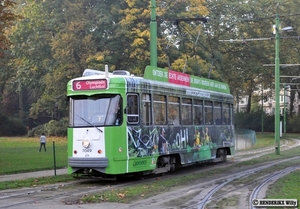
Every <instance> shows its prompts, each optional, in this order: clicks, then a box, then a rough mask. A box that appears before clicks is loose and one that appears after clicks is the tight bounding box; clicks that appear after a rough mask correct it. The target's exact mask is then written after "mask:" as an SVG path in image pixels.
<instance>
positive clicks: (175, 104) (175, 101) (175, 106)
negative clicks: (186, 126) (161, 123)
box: [167, 97, 180, 125]
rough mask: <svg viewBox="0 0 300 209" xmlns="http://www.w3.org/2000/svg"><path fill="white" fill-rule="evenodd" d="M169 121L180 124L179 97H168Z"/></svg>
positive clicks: (172, 123)
mask: <svg viewBox="0 0 300 209" xmlns="http://www.w3.org/2000/svg"><path fill="white" fill-rule="evenodd" d="M167 112H168V123H169V124H170V125H179V124H180V119H179V97H168V111H167Z"/></svg>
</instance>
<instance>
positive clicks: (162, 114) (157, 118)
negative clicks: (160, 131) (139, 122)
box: [153, 95, 167, 125]
mask: <svg viewBox="0 0 300 209" xmlns="http://www.w3.org/2000/svg"><path fill="white" fill-rule="evenodd" d="M166 107H167V103H166V97H165V96H162V95H153V112H154V123H155V125H165V124H166Z"/></svg>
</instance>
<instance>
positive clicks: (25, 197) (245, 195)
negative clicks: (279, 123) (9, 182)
mask: <svg viewBox="0 0 300 209" xmlns="http://www.w3.org/2000/svg"><path fill="white" fill-rule="evenodd" d="M291 141H292V143H291ZM281 145H282V147H281V150H285V149H289V148H292V147H295V146H299V145H300V141H299V140H294V139H293V140H285V141H282V144H281ZM273 151H274V148H269V149H263V151H260V150H253V151H252V152H249V151H247V152H239V153H237V156H236V157H234V158H232V159H231V158H229V159H228V162H226V163H221V164H216V165H211V166H206V167H201V168H199V166H198V167H197V166H196V167H195V168H194V169H184V171H180V172H176V173H172V174H170V175H169V174H167V175H165V176H164V177H163V179H166V180H167V179H170V178H176V177H180V176H184V175H191V174H193V173H197V172H205V171H207V170H211V169H215V168H224V167H225V168H228V169H227V172H224V173H216V174H215V175H214V176H209V177H207V178H203V179H199V180H198V181H197V182H195V183H194V184H193V185H187V186H180V187H176V188H174V189H171V190H170V191H168V192H164V193H163V194H158V195H156V196H153V197H150V198H146V199H141V200H137V201H135V202H133V203H131V204H120V203H108V202H105V203H98V204H83V203H82V202H80V198H81V197H83V196H85V195H88V194H89V195H90V194H97V193H98V194H99V193H101V192H102V191H105V190H108V189H109V190H117V189H120V188H126V187H130V186H136V185H139V184H147V183H149V182H155V181H156V182H157V179H156V178H149V179H144V180H142V181H136V180H133V181H126V182H116V183H113V182H111V183H109V184H108V183H107V182H104V181H97V180H96V181H95V180H80V181H76V182H69V183H64V184H55V185H48V186H42V187H35V188H23V189H16V190H15V189H14V190H5V191H0V209H2V208H10V209H26V208H29V207H30V208H32V209H38V208H40V207H43V208H47V207H44V206H45V205H48V206H49V207H48V208H59V209H60V208H64V207H68V209H73V208H90V209H93V208H97V207H99V204H100V206H101V207H104V208H107V209H112V208H149V209H150V208H161V209H163V208H172V209H175V208H186V209H193V208H197V209H200V208H214V206H216V204H218V201H219V200H221V199H226V198H230V197H228V194H229V193H230V194H233V195H235V196H238V197H236V198H237V199H238V201H239V203H236V205H237V206H236V208H250V203H251V202H250V201H251V198H257V197H260V196H258V195H263V191H264V190H266V187H267V185H268V184H269V183H270V182H272V181H274V179H278V178H280V177H281V176H283V175H285V174H286V173H288V172H290V170H285V169H287V168H289V167H290V168H291V169H292V168H294V169H297V168H298V167H295V166H294V167H293V166H287V168H282V169H279V171H282V172H279V171H278V172H271V173H268V169H270V168H272V167H273V166H277V165H280V164H284V163H286V162H291V161H299V160H300V157H294V158H290V159H284V160H278V161H276V162H269V163H266V164H264V165H262V164H261V165H257V166H252V167H251V166H250V167H245V168H236V166H235V165H236V164H238V163H239V162H243V161H245V160H244V159H245V158H247V159H249V158H250V157H251V158H252V159H253V158H256V157H259V156H261V155H263V154H266V153H269V152H273ZM298 164H299V163H298ZM236 169H237V170H236ZM275 174H276V175H275ZM243 178H254V179H255V181H253V182H250V183H249V182H247V183H243V184H241V185H240V184H239V183H236V181H238V180H240V179H243ZM265 182H267V183H265ZM259 185H261V186H259ZM256 188H257V189H256ZM252 190H253V191H255V190H256V193H253V195H252V193H251V192H252ZM241 204H242V205H241ZM222 208H226V207H222ZM230 208H234V207H230Z"/></svg>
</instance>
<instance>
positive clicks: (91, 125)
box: [75, 114, 103, 133]
mask: <svg viewBox="0 0 300 209" xmlns="http://www.w3.org/2000/svg"><path fill="white" fill-rule="evenodd" d="M75 115H76V116H77V117H79V118H80V119H81V120H83V121H84V122H86V123H87V124H89V125H91V126H93V127H94V128H96V129H97V130H98V131H100V132H101V133H103V131H102V130H101V129H100V128H98V127H96V126H95V125H94V124H92V123H90V122H89V121H87V120H86V119H84V118H83V117H81V116H79V115H77V114H75Z"/></svg>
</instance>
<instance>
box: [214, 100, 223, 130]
mask: <svg viewBox="0 0 300 209" xmlns="http://www.w3.org/2000/svg"><path fill="white" fill-rule="evenodd" d="M221 108H222V105H221V102H214V124H215V125H221V124H222V116H221V111H222V109H221Z"/></svg>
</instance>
